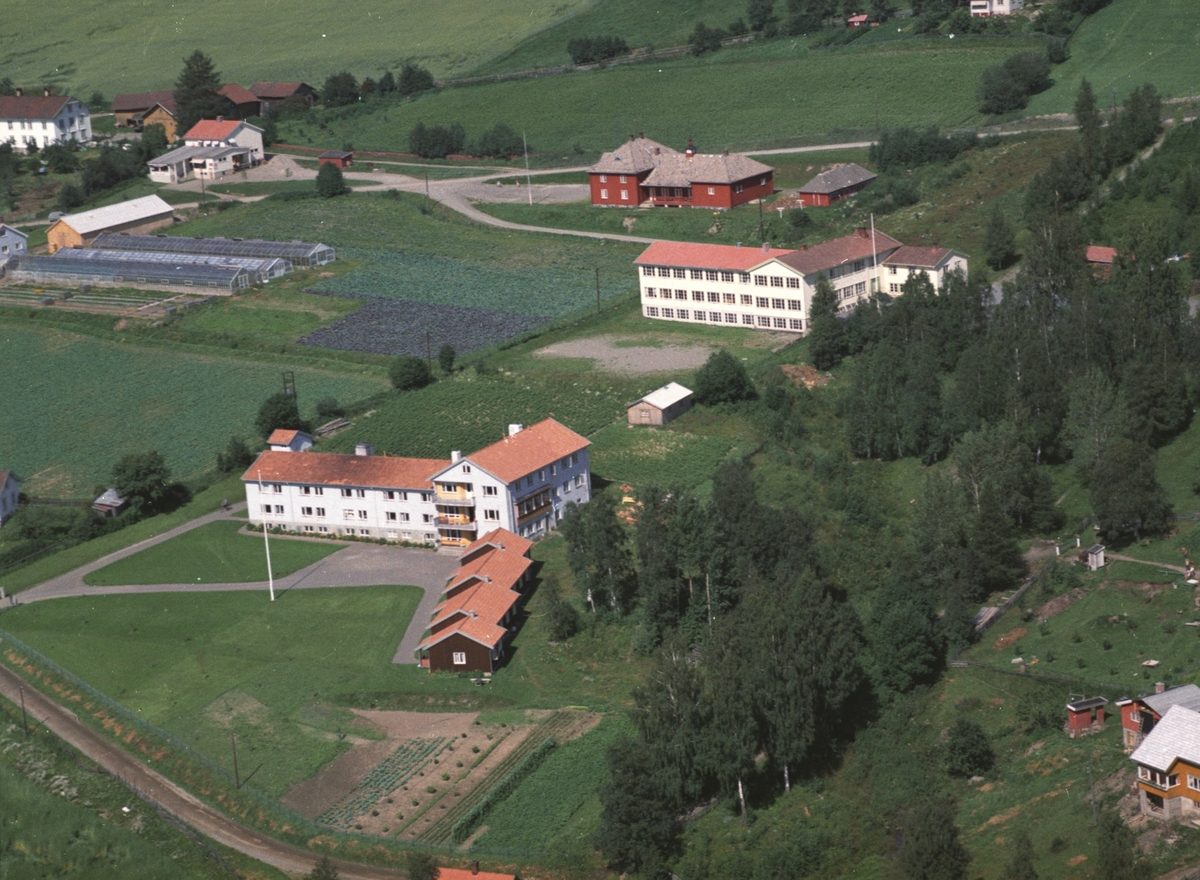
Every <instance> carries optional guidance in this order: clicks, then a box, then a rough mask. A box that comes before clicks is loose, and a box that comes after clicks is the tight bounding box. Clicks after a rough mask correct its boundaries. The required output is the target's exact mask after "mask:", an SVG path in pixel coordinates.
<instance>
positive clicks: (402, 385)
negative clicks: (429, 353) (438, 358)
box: [388, 354, 433, 391]
mask: <svg viewBox="0 0 1200 880" xmlns="http://www.w3.org/2000/svg"><path fill="white" fill-rule="evenodd" d="M388 376H389V377H390V378H391V380H392V385H393V386H395V387H396V389H397V390H399V391H411V390H413V389H415V388H424V387H425V386H426V385H428V384H429V383H430V382H432V381H433V374H432V373H430V372H429V364H428V363H426V362H425V361H424V360H422V359H421V358H419V357H413V356H412V355H411V354H402V355H400V356H399V357H398V358H396V359H395V360H394V361H392V365H391V366H390V367H389V368H388Z"/></svg>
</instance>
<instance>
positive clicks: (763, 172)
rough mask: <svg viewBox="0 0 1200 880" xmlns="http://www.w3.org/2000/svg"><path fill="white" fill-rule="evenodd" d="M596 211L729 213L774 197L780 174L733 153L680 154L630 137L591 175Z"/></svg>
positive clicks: (604, 159)
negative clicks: (646, 208) (669, 209)
mask: <svg viewBox="0 0 1200 880" xmlns="http://www.w3.org/2000/svg"><path fill="white" fill-rule="evenodd" d="M588 179H589V183H590V186H591V196H592V204H593V205H624V206H626V207H635V206H649V207H675V208H680V207H687V208H716V209H718V210H726V209H728V208H732V207H735V206H736V205H743V204H745V203H747V202H752V201H754V200H755V199H760V198H763V197H765V196H769V195H771V194H772V193H774V192H775V182H774V180H775V169H773V168H771V167H770V166H769V165H764V164H763V163H761V162H757V161H755V160H754V159H751V158H749V157H748V156H743V155H741V154H738V153H734V154H730V153H729V151H728V150H726V151H725V152H723V153H721V154H704V153H697V152H696V150H695V149H694V148H693V147H692V144H691V142H690V141H689V142H688V148H687V150H686V151H685V152H682V153H680V152H678V151H676V150H673V149H671V148H670V147H665V146H663V145H662V144H659V143H656V142H654V141H652V140H649V139H648V138H645V137H636V138H635V137H632V136H631V137H630V139H629V142H628V143H625V144H622V145H621V147H619V148H618V149H616V150H613V151H612V152H611V153H605V154H604V155H602V156H601V157H600V161H599V162H597V163H596V164H595V165H594V166H592V168H591V169H589V171H588Z"/></svg>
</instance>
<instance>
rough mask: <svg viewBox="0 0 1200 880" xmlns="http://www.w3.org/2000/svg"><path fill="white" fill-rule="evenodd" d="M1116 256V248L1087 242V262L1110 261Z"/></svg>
mask: <svg viewBox="0 0 1200 880" xmlns="http://www.w3.org/2000/svg"><path fill="white" fill-rule="evenodd" d="M1116 258H1117V249H1116V248H1110V247H1103V246H1101V245H1098V244H1089V245H1088V249H1087V261H1088V262H1089V263H1111V262H1112V261H1113V260H1115V259H1116Z"/></svg>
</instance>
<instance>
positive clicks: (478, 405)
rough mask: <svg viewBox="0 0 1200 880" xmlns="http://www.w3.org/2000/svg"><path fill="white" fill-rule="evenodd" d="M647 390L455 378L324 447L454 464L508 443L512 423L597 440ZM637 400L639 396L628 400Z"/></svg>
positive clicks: (574, 381) (550, 379) (401, 401)
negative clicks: (364, 447)
mask: <svg viewBox="0 0 1200 880" xmlns="http://www.w3.org/2000/svg"><path fill="white" fill-rule="evenodd" d="M636 387H640V386H637V385H634V384H633V383H632V382H631V381H630V380H627V379H621V378H618V377H605V378H604V379H603V380H601V381H587V382H585V381H581V380H580V379H579V378H578V377H561V376H536V377H522V376H507V375H502V374H501V375H482V376H481V375H478V374H476V373H475V372H474V371H463V372H459V373H455V374H454V375H453V376H452V377H450V378H447V379H442V380H441V381H438V382H434V383H433V384H432V385H429V386H427V387H425V388H422V389H420V390H417V391H408V392H405V393H404V394H397V395H390V396H388V397H387V398H385V399H384V400H382V401H381V402H380V403H379V405H378V407H377V409H376V410H375V411H374V412H373V413H372V414H371V415H369V416H366V415H364V416H360V417H358V418H356V419H355V420H354V427H352V428H349V429H347V430H345V431H341V432H339V433H338V434H337V435H336V436H335V437H333V438H331V439H330V440H328V441H323V442H322V443H321V449H322V450H326V451H332V452H351V451H353V449H354V444H356V443H360V442H364V441H369V442H372V443H374V444H375V448H376V449H377V450H379V451H380V452H383V451H386V452H387V453H388V454H390V455H411V456H416V457H436V458H447V457H449V454H450V451H451V450H453V449H460V450H462V451H464V452H467V451H474V450H476V449H480V448H482V447H483V446H486V445H488V444H489V443H494V442H495V441H497V440H499V439H501V437H503V436H504V432H505V429H506V427H507V426H508V425H509V424H510V423H513V422H520V423H522V424H525V425H530V424H533V423H534V422H538V421H541V420H542V419H545V418H555V419H557V420H558V421H560V422H562V423H563V424H564V425H566V426H567V427H569V428H571V429H572V430H573V431H577V432H578V433H580V434H583V435H585V436H587V435H590V434H592V433H594V432H596V431H598V430H599V429H600V428H602V427H604V426H605V425H607V424H609V423H610V422H612V421H613V420H614V419H616V418H618V417H619V416H620V415H621V414H622V412H623V408H624V406H625V404H626V403H628V401H629V400H632V399H634V397H636V396H637V395H636V394H634V391H633V389H634V388H636ZM630 394H633V395H634V397H629V395H630Z"/></svg>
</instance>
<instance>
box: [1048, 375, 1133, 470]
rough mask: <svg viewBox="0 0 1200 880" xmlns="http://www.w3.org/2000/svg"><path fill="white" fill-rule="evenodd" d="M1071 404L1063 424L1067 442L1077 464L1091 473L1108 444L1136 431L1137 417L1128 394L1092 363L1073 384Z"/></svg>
mask: <svg viewBox="0 0 1200 880" xmlns="http://www.w3.org/2000/svg"><path fill="white" fill-rule="evenodd" d="M1070 395H1071V396H1070V401H1071V402H1070V404H1069V406H1068V408H1067V420H1066V423H1065V424H1064V425H1063V433H1062V436H1063V442H1064V443H1065V444H1066V446H1067V447H1068V448H1069V449H1070V450H1071V453H1072V459H1073V461H1074V463H1075V466H1076V467H1078V468H1079V469H1080V470H1081V471H1083V473H1084V475H1085V476H1089V477H1090V475H1091V474H1092V473H1093V472H1094V471H1095V469H1096V468H1097V466H1098V465H1099V464H1100V462H1101V461H1102V460H1103V458H1104V456H1105V453H1106V452H1107V450H1108V447H1109V446H1110V445H1111V444H1113V443H1115V442H1117V441H1118V440H1122V439H1129V438H1130V436H1131V434H1132V433H1133V417H1132V416H1131V415H1130V413H1129V408H1128V407H1127V406H1126V405H1125V399H1124V396H1123V395H1121V394H1120V393H1118V391H1117V388H1116V386H1115V385H1113V383H1112V382H1110V381H1108V377H1107V376H1105V375H1104V373H1103V372H1102V371H1101V370H1100V369H1098V368H1097V367H1088V368H1087V370H1086V371H1085V372H1084V373H1083V375H1081V376H1079V377H1077V378H1076V379H1075V380H1074V381H1073V382H1072V383H1071V385H1070Z"/></svg>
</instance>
